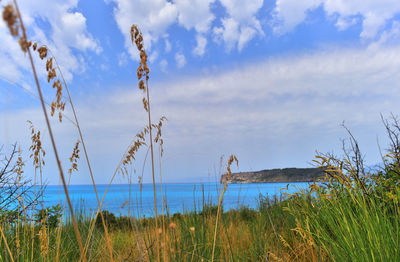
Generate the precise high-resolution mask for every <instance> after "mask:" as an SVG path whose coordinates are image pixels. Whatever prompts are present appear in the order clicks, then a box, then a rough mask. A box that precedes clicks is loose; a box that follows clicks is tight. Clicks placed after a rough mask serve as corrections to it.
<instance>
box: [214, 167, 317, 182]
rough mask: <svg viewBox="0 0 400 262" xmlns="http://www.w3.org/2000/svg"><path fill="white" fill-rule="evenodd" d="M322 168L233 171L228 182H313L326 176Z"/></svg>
mask: <svg viewBox="0 0 400 262" xmlns="http://www.w3.org/2000/svg"><path fill="white" fill-rule="evenodd" d="M324 176H325V174H324V172H323V169H322V168H319V167H317V168H283V169H279V168H277V169H268V170H261V171H255V172H240V173H232V175H231V177H230V179H228V181H227V182H228V183H279V182H282V183H286V182H312V181H313V180H314V179H317V178H321V177H324ZM225 179H226V178H225V175H222V176H221V180H220V182H221V183H224V182H225Z"/></svg>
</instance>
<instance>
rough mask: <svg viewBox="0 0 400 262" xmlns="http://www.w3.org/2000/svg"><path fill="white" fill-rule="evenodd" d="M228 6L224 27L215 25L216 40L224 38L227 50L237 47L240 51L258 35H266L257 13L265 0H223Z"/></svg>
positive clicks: (224, 4)
mask: <svg viewBox="0 0 400 262" xmlns="http://www.w3.org/2000/svg"><path fill="white" fill-rule="evenodd" d="M221 4H222V5H223V6H224V7H225V8H226V10H227V13H228V17H225V18H222V19H221V22H222V27H214V28H213V33H214V35H215V41H216V42H220V41H221V40H223V41H224V42H225V44H226V46H227V50H228V51H231V50H232V49H233V48H235V47H236V45H237V48H238V50H239V51H241V50H242V49H243V47H244V46H245V45H246V44H247V43H248V42H249V41H250V40H251V39H253V38H254V36H256V35H257V34H258V35H260V36H264V32H263V30H262V28H261V23H260V21H259V20H258V19H257V18H256V14H257V13H258V11H259V10H260V9H261V7H262V5H263V0H257V1H250V0H249V1H237V0H234V1H233V0H221Z"/></svg>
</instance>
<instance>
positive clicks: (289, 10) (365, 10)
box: [274, 0, 400, 39]
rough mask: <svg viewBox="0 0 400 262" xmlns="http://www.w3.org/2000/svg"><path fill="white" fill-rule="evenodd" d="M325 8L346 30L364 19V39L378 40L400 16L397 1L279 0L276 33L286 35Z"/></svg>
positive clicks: (339, 26)
mask: <svg viewBox="0 0 400 262" xmlns="http://www.w3.org/2000/svg"><path fill="white" fill-rule="evenodd" d="M320 5H322V7H323V9H324V10H325V12H326V14H327V15H328V16H336V19H337V22H336V26H337V27H338V28H339V30H345V29H346V28H348V27H349V26H351V25H352V24H354V23H356V22H357V18H356V16H361V21H362V28H363V29H362V32H361V33H360V37H362V38H365V39H372V38H374V37H375V36H376V35H377V34H378V32H379V31H380V30H381V29H382V28H383V27H384V26H385V25H386V23H387V21H388V20H389V19H391V18H393V17H394V16H395V15H396V14H398V13H399V12H400V2H399V1H397V0H383V1H375V0H351V1H349V0H304V1H295V0H277V2H276V7H275V9H274V20H275V23H276V24H275V27H274V30H275V31H276V32H279V33H285V32H288V31H290V30H292V29H293V28H294V27H296V26H297V25H298V24H300V23H301V22H303V21H304V20H305V19H306V17H307V12H308V11H310V10H313V9H315V8H316V7H318V6H320Z"/></svg>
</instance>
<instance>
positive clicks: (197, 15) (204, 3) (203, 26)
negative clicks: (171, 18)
mask: <svg viewBox="0 0 400 262" xmlns="http://www.w3.org/2000/svg"><path fill="white" fill-rule="evenodd" d="M214 1H215V0H194V1H192V0H175V4H176V7H177V9H178V12H179V15H178V19H179V23H180V24H181V25H182V26H183V27H185V28H186V29H187V30H190V29H192V28H194V29H195V30H196V32H198V33H203V34H204V33H207V32H208V31H209V29H210V26H211V22H212V21H213V20H214V18H215V16H214V14H213V13H212V12H211V10H210V4H211V3H213V2H214Z"/></svg>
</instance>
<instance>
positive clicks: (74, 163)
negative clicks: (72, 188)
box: [68, 140, 80, 174]
mask: <svg viewBox="0 0 400 262" xmlns="http://www.w3.org/2000/svg"><path fill="white" fill-rule="evenodd" d="M79 143H80V141H79V140H78V141H76V143H75V147H74V149H73V150H72V155H71V157H70V158H69V161H70V162H71V164H72V166H71V168H70V169H68V173H69V174H72V171H74V170H75V171H78V159H79V152H80V150H79Z"/></svg>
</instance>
